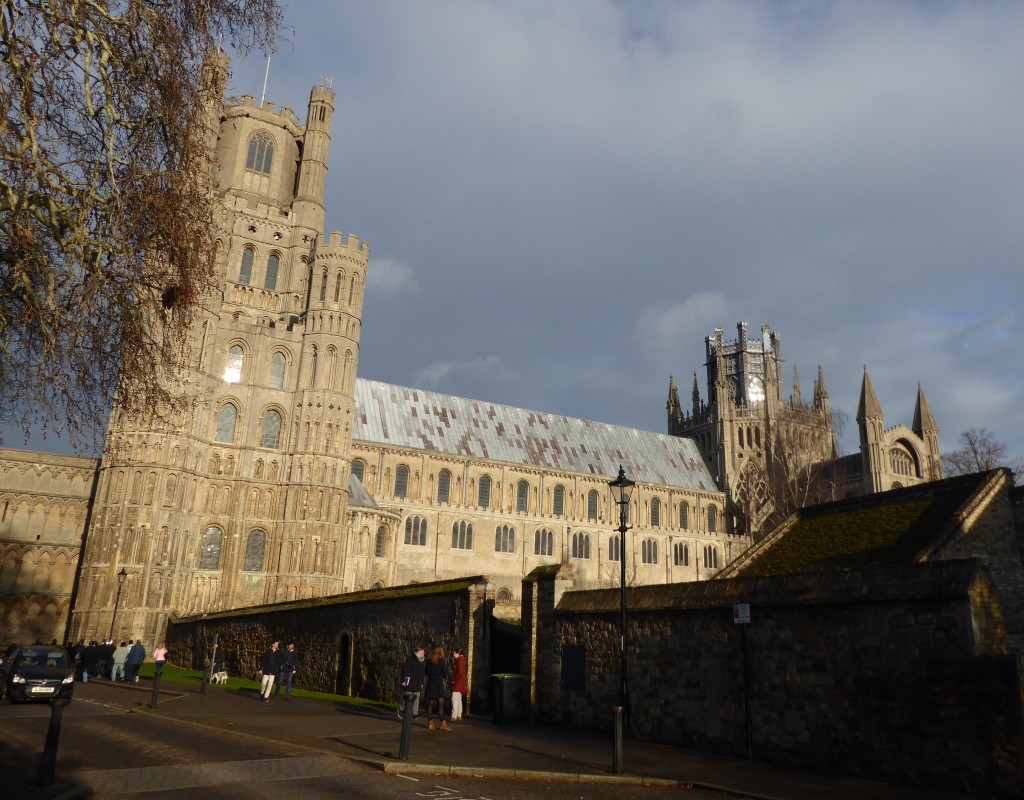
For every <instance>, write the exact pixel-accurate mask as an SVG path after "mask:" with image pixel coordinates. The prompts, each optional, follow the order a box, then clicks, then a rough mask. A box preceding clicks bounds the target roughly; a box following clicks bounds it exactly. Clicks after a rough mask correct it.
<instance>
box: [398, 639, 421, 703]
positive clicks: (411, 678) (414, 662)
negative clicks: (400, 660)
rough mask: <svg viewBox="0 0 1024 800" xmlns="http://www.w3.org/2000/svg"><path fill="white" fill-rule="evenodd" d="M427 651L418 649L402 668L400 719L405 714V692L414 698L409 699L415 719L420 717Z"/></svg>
mask: <svg viewBox="0 0 1024 800" xmlns="http://www.w3.org/2000/svg"><path fill="white" fill-rule="evenodd" d="M425 652H426V651H425V650H424V649H423V647H422V645H417V647H416V648H415V649H414V650H413V651H412V652H411V653H410V654H409V657H408V658H407V659H405V664H404V665H403V666H402V680H401V685H400V687H399V691H400V692H402V697H401V699H400V700H399V702H398V718H399V719H401V718H402V714H403V713H404V712H405V692H410V693H411V694H412V697H410V698H409V702H410V703H411V704H412V716H413V719H415V718H416V717H418V716H419V715H420V692H422V691H423V662H424V660H425V658H426V655H425Z"/></svg>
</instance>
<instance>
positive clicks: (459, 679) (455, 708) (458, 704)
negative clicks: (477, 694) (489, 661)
mask: <svg viewBox="0 0 1024 800" xmlns="http://www.w3.org/2000/svg"><path fill="white" fill-rule="evenodd" d="M452 655H453V656H455V664H454V665H453V667H452V722H458V721H459V720H460V719H462V699H463V698H464V697H465V696H466V692H468V691H469V685H468V683H467V681H466V657H465V656H464V655H462V650H461V649H460V648H458V647H456V648H455V649H454V650H453V651H452Z"/></svg>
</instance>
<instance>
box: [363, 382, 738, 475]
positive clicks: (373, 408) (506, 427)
mask: <svg viewBox="0 0 1024 800" xmlns="http://www.w3.org/2000/svg"><path fill="white" fill-rule="evenodd" d="M355 398H356V422H355V426H354V428H353V431H352V438H353V439H354V440H356V441H362V442H367V443H372V444H376V445H386V446H390V447H405V448H410V449H414V450H425V451H428V452H436V453H443V454H446V455H452V456H455V457H461V458H479V459H487V460H490V461H504V462H507V463H511V464H520V465H523V466H527V467H537V468H542V469H548V470H555V471H560V472H574V473H582V474H584V475H596V476H601V477H602V478H607V479H609V480H610V479H612V478H614V477H615V476H616V475H617V474H618V470H619V464H621V465H622V466H623V467H624V468H625V470H626V475H627V476H628V477H629V478H631V479H633V480H635V481H637V482H643V483H649V484H661V485H664V486H678V487H684V488H688V489H696V490H704V491H709V492H717V491H718V488H717V487H716V486H715V482H714V479H713V478H712V477H711V473H710V472H709V471H708V469H707V467H706V466H705V465H704V462H703V460H702V459H701V456H700V453H699V451H698V450H697V446H696V444H695V443H694V442H693V441H692V440H690V439H685V438H682V437H678V436H668V435H666V434H661V433H651V432H649V431H642V430H637V429H635V428H622V427H619V426H617V425H608V424H606V423H602V422H592V421H590V420H585V419H576V418H574V417H565V416H561V415H558V414H546V413H544V412H540V411H529V410H527V409H524V408H514V407H512V406H503V405H499V404H497V403H488V402H484V401H481V400H470V399H468V398H465V397H456V396H454V395H449V394H441V393H439V392H431V391H425V390H423V389H411V388H407V387H404V386H396V385H394V384H390V383H382V382H380V381H372V380H365V379H363V378H358V379H357V380H356V391H355Z"/></svg>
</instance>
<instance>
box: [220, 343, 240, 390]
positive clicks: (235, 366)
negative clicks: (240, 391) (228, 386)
mask: <svg viewBox="0 0 1024 800" xmlns="http://www.w3.org/2000/svg"><path fill="white" fill-rule="evenodd" d="M244 360H245V351H244V350H243V349H242V346H241V345H239V344H236V345H232V346H231V349H230V350H228V360H227V363H226V364H225V365H224V382H225V383H238V382H239V381H240V380H242V363H243V362H244Z"/></svg>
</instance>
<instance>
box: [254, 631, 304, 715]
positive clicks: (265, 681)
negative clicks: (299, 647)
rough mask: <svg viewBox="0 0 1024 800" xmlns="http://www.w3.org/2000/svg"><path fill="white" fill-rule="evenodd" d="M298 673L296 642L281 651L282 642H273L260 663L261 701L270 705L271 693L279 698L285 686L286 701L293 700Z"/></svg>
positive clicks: (290, 643) (289, 643)
mask: <svg viewBox="0 0 1024 800" xmlns="http://www.w3.org/2000/svg"><path fill="white" fill-rule="evenodd" d="M298 671H299V665H298V654H297V653H296V652H295V642H288V645H287V646H286V647H285V649H284V650H282V649H281V642H280V641H274V642H271V643H270V647H268V648H267V652H265V653H264V654H263V659H262V660H261V661H260V670H259V675H260V699H261V700H263V702H264V703H269V702H270V694H271V692H273V693H274V695H275V696H277V695H278V694H279V693H280V691H281V686H282V685H284V699H285V700H291V699H292V680H293V679H294V678H295V675H296V674H297V673H298Z"/></svg>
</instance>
